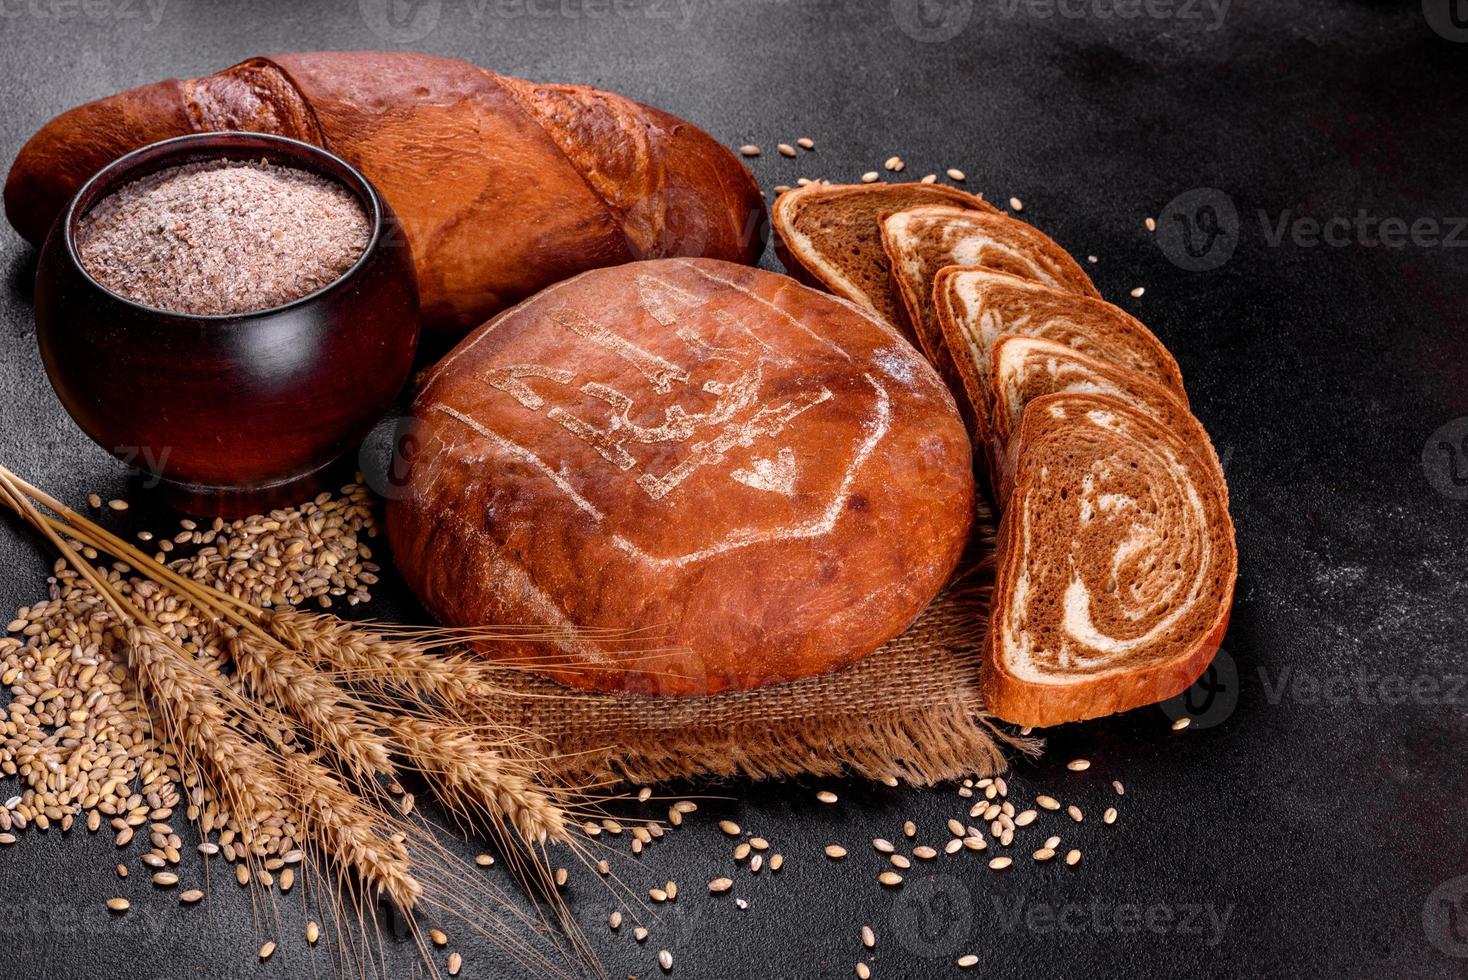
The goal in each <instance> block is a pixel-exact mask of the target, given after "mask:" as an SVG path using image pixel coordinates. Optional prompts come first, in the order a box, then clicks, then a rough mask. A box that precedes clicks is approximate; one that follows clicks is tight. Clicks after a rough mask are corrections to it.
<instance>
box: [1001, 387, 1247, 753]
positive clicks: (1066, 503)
mask: <svg viewBox="0 0 1468 980" xmlns="http://www.w3.org/2000/svg"><path fill="white" fill-rule="evenodd" d="M1189 421H1190V423H1191V424H1189V425H1187V427H1186V428H1185V429H1184V430H1183V431H1181V432H1178V431H1174V430H1172V429H1170V428H1169V427H1167V426H1165V425H1163V424H1162V423H1160V422H1158V421H1157V420H1156V419H1154V418H1152V417H1151V416H1149V415H1147V414H1146V413H1144V412H1142V411H1139V410H1138V409H1136V408H1134V407H1133V406H1131V405H1128V404H1126V403H1125V402H1122V401H1119V400H1117V399H1115V398H1112V397H1109V396H1106V395H1093V394H1078V393H1073V392H1065V393H1058V394H1052V395H1046V396H1044V397H1041V398H1037V399H1035V400H1034V401H1032V402H1030V403H1029V405H1028V406H1027V407H1026V408H1025V413H1024V419H1023V421H1022V423H1021V425H1020V430H1019V433H1018V436H1017V438H1015V439H1014V440H1013V441H1012V442H1011V443H1010V449H1009V452H1010V455H1011V457H1012V459H1013V464H1012V465H1013V470H1014V473H1015V478H1014V490H1013V493H1012V495H1011V496H1010V500H1009V506H1008V508H1007V509H1006V510H1005V511H1004V516H1003V519H1002V520H1001V522H1000V526H999V537H998V543H997V546H996V556H995V563H996V568H997V574H996V579H995V586H994V597H993V603H992V607H991V614H990V616H991V618H990V623H989V632H988V635H987V637H986V638H985V641H984V670H983V676H982V688H983V691H984V698H985V707H986V709H987V710H988V711H990V712H992V713H993V714H994V715H996V716H997V717H999V718H1002V719H1004V720H1005V721H1009V722H1013V723H1015V724H1019V725H1033V726H1036V727H1039V726H1049V725H1056V724H1060V723H1062V722H1068V721H1079V720H1082V719H1086V718H1096V717H1100V716H1102V715H1107V714H1112V713H1114V712H1118V711H1126V710H1128V709H1131V708H1136V707H1140V706H1142V705H1146V704H1152V703H1155V702H1157V701H1162V700H1165V699H1167V698H1170V697H1172V696H1174V695H1176V694H1178V693H1180V692H1181V691H1183V690H1186V689H1187V687H1188V686H1189V685H1190V684H1192V683H1193V681H1195V680H1196V679H1197V678H1198V676H1199V675H1200V674H1202V672H1203V670H1204V669H1205V668H1206V667H1207V666H1208V664H1209V662H1210V661H1211V660H1212V658H1213V656H1214V654H1215V653H1216V651H1217V649H1218V644H1219V643H1220V642H1221V641H1222V639H1223V635H1224V632H1225V631H1226V630H1227V627H1228V615H1229V610H1230V607H1231V605H1232V602H1233V590H1234V581H1235V578H1236V577H1237V573H1238V553H1237V550H1236V547H1235V543H1234V532H1233V523H1232V521H1231V520H1230V518H1229V513H1228V489H1227V487H1226V486H1225V484H1224V481H1223V472H1222V469H1221V468H1220V467H1219V465H1218V461H1217V457H1216V456H1214V455H1213V452H1212V447H1211V444H1210V443H1209V442H1208V438H1207V434H1206V433H1205V432H1203V428H1202V426H1201V425H1199V424H1198V423H1197V422H1196V421H1193V420H1191V418H1190V419H1189ZM1164 535H1165V537H1164ZM1032 597H1034V598H1033V601H1032Z"/></svg>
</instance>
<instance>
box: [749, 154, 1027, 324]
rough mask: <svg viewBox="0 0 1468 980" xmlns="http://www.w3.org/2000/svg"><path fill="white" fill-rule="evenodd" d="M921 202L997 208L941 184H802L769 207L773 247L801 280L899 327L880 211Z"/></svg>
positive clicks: (989, 210)
mask: <svg viewBox="0 0 1468 980" xmlns="http://www.w3.org/2000/svg"><path fill="white" fill-rule="evenodd" d="M922 204H942V205H946V206H948V207H956V208H961V209H963V210H966V211H982V212H986V213H990V214H998V213H999V211H998V209H997V208H995V207H994V206H993V205H992V204H990V203H989V202H988V201H986V200H984V199H983V197H982V196H980V195H977V194H970V193H968V192H967V191H961V190H959V189H958V188H956V187H948V186H945V185H943V184H923V183H901V184H819V183H816V184H807V185H805V186H804V187H796V188H792V189H791V190H788V191H786V192H784V193H783V194H781V195H780V196H779V197H777V198H776V199H775V203H774V206H773V207H772V208H771V209H770V224H771V225H772V226H773V227H774V229H775V254H776V255H777V256H779V258H780V261H781V262H783V263H784V264H785V269H786V271H788V272H789V273H790V274H791V275H792V276H794V277H795V278H796V279H798V280H800V281H801V282H803V283H805V284H806V285H807V286H813V287H815V288H816V289H824V290H826V291H827V292H830V293H835V294H836V295H837V296H844V297H845V298H847V299H849V300H851V301H852V302H853V303H858V304H860V305H861V306H864V307H866V308H867V309H869V310H871V311H872V312H873V313H875V314H877V315H878V316H880V317H882V318H883V319H884V320H886V321H887V322H888V323H891V324H892V325H893V326H896V327H898V328H899V329H901V328H902V314H901V310H900V309H899V302H900V301H899V300H898V297H897V293H896V291H895V289H894V287H893V285H892V278H891V271H890V269H889V268H888V265H887V255H886V252H885V251H884V250H883V248H882V228H881V218H882V216H883V215H884V214H889V213H891V212H893V211H902V210H905V209H907V208H911V207H915V206H918V205H922ZM848 256H849V258H846V257H848ZM843 260H844V261H845V264H846V265H847V268H845V269H843V268H842V267H841V264H842V261H843ZM908 339H909V340H912V341H914V343H916V338H915V337H911V336H909V338H908Z"/></svg>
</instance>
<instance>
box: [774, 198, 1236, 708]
mask: <svg viewBox="0 0 1468 980" xmlns="http://www.w3.org/2000/svg"><path fill="white" fill-rule="evenodd" d="M772 217H773V222H774V226H775V229H776V232H777V238H776V250H777V252H778V253H779V255H780V257H781V259H782V260H783V261H784V263H785V265H786V267H787V269H789V270H790V272H791V273H792V274H793V275H795V276H796V277H797V278H799V279H801V280H803V281H805V282H807V283H809V284H811V285H814V286H817V287H819V288H823V289H827V290H829V291H831V292H833V293H835V294H837V295H839V296H844V297H846V298H847V299H849V300H852V301H853V302H855V303H858V304H860V305H861V306H864V307H866V308H867V309H869V310H871V311H872V312H874V313H876V314H878V315H879V316H882V317H885V318H886V319H887V320H888V321H889V322H891V323H893V324H894V325H895V326H896V327H897V328H898V329H899V330H901V331H902V332H903V333H904V334H905V335H906V336H907V338H908V339H909V340H910V341H911V342H912V343H913V344H914V345H915V346H916V347H917V348H918V349H919V350H920V351H922V352H923V353H924V354H925V355H926V356H927V358H928V359H929V360H930V361H931V362H932V364H933V366H934V367H935V368H937V369H938V372H939V373H940V374H941V375H942V376H943V377H944V379H945V380H946V381H947V382H948V383H949V386H950V387H951V388H952V390H953V393H954V395H955V397H956V398H957V399H958V402H959V405H960V407H961V410H962V411H963V414H964V418H965V421H966V422H967V423H968V426H969V430H970V433H971V435H972V437H973V440H974V446H975V450H976V458H977V459H981V460H984V461H985V463H986V465H987V468H988V475H989V481H990V488H991V491H992V495H993V498H994V501H995V503H996V504H997V505H998V506H999V508H1000V510H1001V513H1002V517H1001V520H1000V526H999V538H998V544H997V552H996V566H997V567H996V578H995V588H994V595H993V600H992V608H991V619H990V625H989V631H988V635H987V638H986V640H985V654H984V667H983V669H984V677H983V689H984V691H985V695H986V700H987V707H988V709H989V711H991V712H992V713H993V714H994V715H996V716H997V717H999V718H1003V719H1005V720H1008V721H1011V722H1015V723H1017V724H1021V725H1033V726H1048V725H1055V724H1059V723H1062V722H1067V721H1077V720H1080V719H1085V718H1094V717H1098V716H1101V715H1106V714H1110V713H1113V712H1117V711H1124V710H1127V709H1129V708H1135V707H1138V706H1141V705H1144V704H1151V703H1154V702H1157V701H1162V700H1165V699H1167V698H1170V697H1172V696H1174V695H1177V694H1179V693H1180V692H1182V691H1183V690H1185V689H1186V688H1187V687H1188V686H1189V685H1191V684H1192V683H1193V681H1195V680H1196V679H1197V678H1198V676H1199V675H1200V674H1201V673H1202V672H1203V671H1204V670H1205V669H1206V668H1207V666H1208V664H1209V662H1210V661H1211V660H1212V658H1213V655H1214V653H1215V652H1216V651H1217V649H1218V645H1219V643H1220V642H1221V640H1222V638H1223V634H1224V631H1225V629H1226V627H1227V624H1228V615H1229V610H1230V607H1231V605H1232V602H1233V590H1234V580H1235V578H1236V576H1237V569H1238V554H1237V551H1236V548H1235V544H1234V531H1233V524H1232V521H1231V520H1230V518H1229V512H1228V488H1227V486H1226V484H1225V483H1224V478H1223V470H1222V467H1221V466H1220V465H1219V461H1218V456H1217V454H1216V453H1215V452H1214V450H1213V445H1212V443H1211V441H1210V440H1209V438H1208V433H1207V432H1206V431H1204V429H1203V427H1202V425H1201V424H1199V422H1198V421H1197V419H1196V418H1194V417H1193V414H1192V412H1191V411H1190V409H1189V407H1188V400H1187V393H1186V391H1185V390H1184V389H1183V382H1182V374H1181V372H1179V370H1178V366H1177V362H1176V361H1174V360H1173V357H1172V355H1171V354H1170V353H1168V351H1167V348H1166V347H1164V346H1163V345H1162V343H1161V341H1159V340H1158V339H1157V337H1156V336H1154V335H1153V333H1152V332H1151V331H1150V330H1148V329H1147V327H1146V326H1144V325H1143V324H1142V323H1141V322H1140V321H1139V320H1137V319H1136V318H1135V317H1133V316H1131V315H1130V314H1128V313H1126V312H1125V311H1123V310H1121V309H1119V308H1118V307H1116V306H1113V305H1112V304H1110V303H1108V302H1106V301H1105V300H1103V299H1102V298H1101V295H1100V293H1099V292H1098V291H1097V289H1096V287H1095V285H1094V284H1092V282H1091V280H1090V277H1089V276H1087V275H1086V272H1085V270H1084V269H1083V268H1082V267H1081V266H1080V265H1079V264H1078V263H1077V262H1076V261H1075V260H1074V259H1073V258H1072V257H1071V256H1070V255H1069V254H1068V253H1067V252H1066V251H1065V249H1063V248H1061V247H1060V246H1059V245H1058V244H1056V242H1055V241H1054V240H1052V239H1051V238H1049V237H1048V236H1046V235H1045V234H1044V233H1042V232H1040V231H1038V230H1037V229H1035V228H1034V227H1033V226H1031V225H1029V224H1027V223H1026V222H1024V221H1020V220H1019V219H1017V218H1014V217H1011V216H1010V215H1008V214H1005V213H1003V212H1001V211H1000V210H998V209H997V208H995V207H993V206H992V205H990V204H989V203H988V202H987V201H985V200H984V199H983V198H982V197H979V196H976V195H971V194H967V193H965V192H963V191H960V190H957V189H956V188H952V187H943V186H939V185H934V184H865V185H849V186H842V185H831V184H810V185H807V186H805V187H801V188H798V189H796V190H792V191H788V192H786V193H785V194H782V195H781V196H780V197H779V199H777V201H776V202H775V206H774V209H773V212H772Z"/></svg>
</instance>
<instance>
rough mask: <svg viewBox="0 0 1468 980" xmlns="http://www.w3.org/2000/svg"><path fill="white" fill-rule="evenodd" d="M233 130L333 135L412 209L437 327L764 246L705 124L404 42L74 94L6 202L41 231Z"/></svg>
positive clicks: (32, 232) (408, 229)
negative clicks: (77, 101) (550, 294)
mask: <svg viewBox="0 0 1468 980" xmlns="http://www.w3.org/2000/svg"><path fill="white" fill-rule="evenodd" d="M229 129H243V130H250V131H254V132H264V133H275V134H279V135H283V136H290V137H293V138H295V139H299V140H304V141H306V142H309V143H314V144H316V145H319V146H324V147H326V148H327V149H329V150H331V151H333V152H335V153H337V154H338V155H339V156H341V157H343V158H344V159H346V160H347V161H348V162H349V163H351V164H353V165H354V166H356V167H357V168H358V169H359V170H361V171H362V172H363V173H364V174H366V176H367V177H368V179H370V180H371V181H372V182H373V183H375V184H376V185H377V187H378V189H379V190H380V191H381V192H382V193H383V195H384V196H385V197H386V198H387V200H388V203H389V204H391V205H392V207H393V209H394V210H395V211H396V212H397V214H398V216H399V218H400V219H401V220H402V222H403V225H404V228H403V231H404V232H405V233H406V236H407V238H408V241H409V243H410V244H411V246H412V248H413V257H414V260H415V262H416V264H417V270H418V280H419V292H420V294H421V296H422V302H423V319H424V325H425V327H426V328H427V329H429V330H430V331H436V332H438V333H439V334H445V335H448V336H454V335H461V334H463V333H465V332H467V331H468V330H469V329H471V328H473V327H475V326H477V325H478V324H480V323H482V322H483V321H484V320H485V319H486V318H487V317H489V316H490V315H492V314H494V313H496V312H498V311H499V310H501V309H504V308H506V307H508V306H511V305H513V304H514V303H516V302H518V301H520V300H521V299H524V298H525V297H527V296H529V295H531V294H533V293H535V292H537V291H538V290H540V289H541V288H543V287H545V286H547V285H549V284H551V283H553V282H557V281H559V280H562V279H565V278H567V277H568V276H571V275H573V274H575V273H578V272H583V271H585V270H587V269H592V268H596V267H599V266H607V265H616V264H620V263H623V262H630V261H633V260H636V259H647V258H661V257H665V256H680V255H681V256H710V257H714V258H720V259H725V260H728V261H736V262H745V263H753V262H755V261H757V260H758V258H759V255H760V253H761V252H762V251H763V250H764V240H763V233H764V201H763V198H762V196H761V194H760V191H759V188H758V186H757V185H756V184H755V182H754V179H753V178H752V177H751V176H750V174H749V172H748V171H747V170H746V169H745V168H744V166H743V165H742V164H741V163H740V162H739V160H738V159H737V158H736V157H735V156H734V155H733V154H732V153H730V152H729V151H728V150H727V149H726V148H724V147H723V146H721V145H719V144H718V143H716V142H715V141H714V140H713V138H712V137H710V136H709V135H708V134H707V133H705V132H703V131H702V130H700V129H698V128H697V127H695V126H692V125H690V124H689V123H687V122H684V121H683V120H681V119H678V118H676V117H674V116H670V115H668V114H667V113H664V112H661V111H659V110H657V109H653V108H650V107H648V106H644V105H641V104H639V103H637V102H634V101H632V100H631V99H627V98H624V97H622V96H620V95H615V94H613V93H611V92H604V91H600V90H598V89H593V88H588V87H585V86H575V85H539V84H534V83H531V82H526V81H521V80H519V79H515V78H507V77H505V76H502V75H497V74H495V73H493V72H490V71H486V70H484V69H482V68H478V67H476V66H474V65H471V64H468V63H467V62H463V61H458V60H454V59H449V58H436V57H431V56H429V55H422V54H413V53H408V52H375V51H328V52H311V53H300V54H285V55H279V56H274V57H268V58H251V59H249V60H248V61H244V62H241V63H240V64H237V65H235V66H234V67H232V68H227V69H225V70H224V71H221V72H218V73H217V74H214V75H209V76H207V77H204V78H195V79H184V80H180V79H171V80H169V81H163V82H157V83H154V84H152V85H145V86H142V87H141V88H135V89H132V90H130V91H127V92H122V93H120V94H118V95H114V96H110V97H108V98H105V99H99V100H98V101H96V102H91V103H88V104H86V105H83V106H79V107H77V108H75V109H72V110H70V111H68V112H65V113H62V114H61V115H60V116H57V117H56V118H55V119H53V120H51V122H49V123H47V124H46V125H45V126H44V127H43V128H42V129H41V130H40V131H39V132H38V133H36V134H35V136H33V137H32V138H31V139H30V141H29V142H28V143H26V145H25V147H24V148H23V149H22V150H21V152H20V155H19V156H18V157H17V158H16V161H15V164H14V166H13V167H12V168H11V171H10V176H9V178H8V179H7V180H6V183H5V210H6V214H7V216H8V217H9V219H10V223H11V224H12V225H14V226H15V228H16V230H17V231H19V232H20V233H21V234H22V235H23V236H25V237H26V238H27V239H28V240H30V241H31V242H33V243H35V244H40V242H41V241H42V239H43V238H44V237H45V235H46V232H47V230H48V229H49V228H50V226H51V224H52V222H53V221H54V220H55V218H56V216H57V215H58V214H59V213H60V212H61V211H62V209H63V208H64V207H65V206H66V203H67V201H68V200H69V199H70V197H71V195H72V194H74V193H75V192H76V190H77V189H78V188H79V187H80V186H81V184H83V183H84V182H85V181H86V180H87V178H88V177H90V176H91V175H92V174H94V173H96V172H97V171H98V170H100V169H101V168H102V167H104V166H106V165H107V164H108V163H110V162H111V161H112V160H114V159H116V158H117V157H119V156H121V155H123V154H125V153H128V152H130V151H132V150H135V149H137V148H138V147H141V146H145V145H147V144H149V143H153V142H156V141H158V140H161V139H167V138H169V137H173V136H182V135H185V134H188V133H196V132H210V131H218V130H229Z"/></svg>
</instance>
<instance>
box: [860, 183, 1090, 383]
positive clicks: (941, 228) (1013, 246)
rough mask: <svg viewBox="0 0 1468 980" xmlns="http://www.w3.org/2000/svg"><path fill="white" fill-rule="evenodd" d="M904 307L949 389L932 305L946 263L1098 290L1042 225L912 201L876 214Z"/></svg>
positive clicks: (948, 367)
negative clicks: (911, 205) (911, 204)
mask: <svg viewBox="0 0 1468 980" xmlns="http://www.w3.org/2000/svg"><path fill="white" fill-rule="evenodd" d="M882 247H883V248H884V249H885V250H886V252H887V258H888V260H889V261H890V262H891V265H892V280H893V283H894V284H895V285H896V286H897V292H898V295H899V297H900V298H901V303H902V315H903V318H904V320H905V323H906V325H907V328H908V331H909V333H910V334H911V335H912V336H915V337H916V338H917V342H918V346H919V348H920V349H921V350H922V351H923V353H924V354H926V355H927V356H928V360H929V361H931V362H932V364H933V366H934V367H935V368H937V369H938V373H939V374H940V375H941V376H942V377H943V379H944V380H945V381H947V382H948V383H949V386H950V387H952V388H953V390H954V393H955V394H959V393H960V388H961V386H962V384H963V380H962V378H961V376H960V375H959V372H958V368H957V366H956V364H955V362H954V358H953V355H952V354H951V353H950V352H949V350H948V345H947V344H946V343H945V342H944V339H943V330H942V328H941V327H940V326H939V324H938V318H937V316H936V315H935V314H934V312H933V303H932V299H933V283H934V280H935V279H936V278H937V276H938V273H939V272H940V271H941V270H943V269H945V268H947V267H948V266H964V267H983V268H987V269H996V270H998V271H1001V272H1007V273H1010V274H1011V275H1016V276H1020V277H1021V278H1025V279H1033V280H1036V281H1037V282H1042V283H1045V284H1047V285H1050V286H1053V287H1055V288H1057V289H1064V290H1068V291H1071V292H1075V293H1078V294H1080V295H1083V296H1093V297H1096V298H1098V299H1099V298H1100V295H1101V294H1100V293H1098V292H1097V291H1096V287H1095V286H1094V285H1092V283H1091V280H1090V278H1089V277H1088V276H1087V275H1086V273H1085V270H1084V269H1082V268H1081V267H1080V266H1079V265H1077V264H1076V261H1075V259H1073V258H1071V257H1070V255H1069V254H1068V253H1067V252H1066V251H1065V249H1063V248H1061V247H1060V246H1059V245H1058V244H1056V242H1055V241H1054V240H1053V239H1051V238H1050V237H1049V236H1048V235H1046V234H1045V233H1044V232H1042V231H1039V230H1038V229H1036V228H1034V227H1032V226H1030V225H1027V224H1025V223H1024V222H1023V221H1019V220H1017V219H1015V218H1011V217H1009V216H1008V215H1003V214H983V213H979V212H975V211H963V210H960V209H957V208H950V207H933V206H925V207H917V208H909V209H907V210H906V211H899V212H897V213H896V214H891V215H888V216H886V217H885V218H883V219H882Z"/></svg>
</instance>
